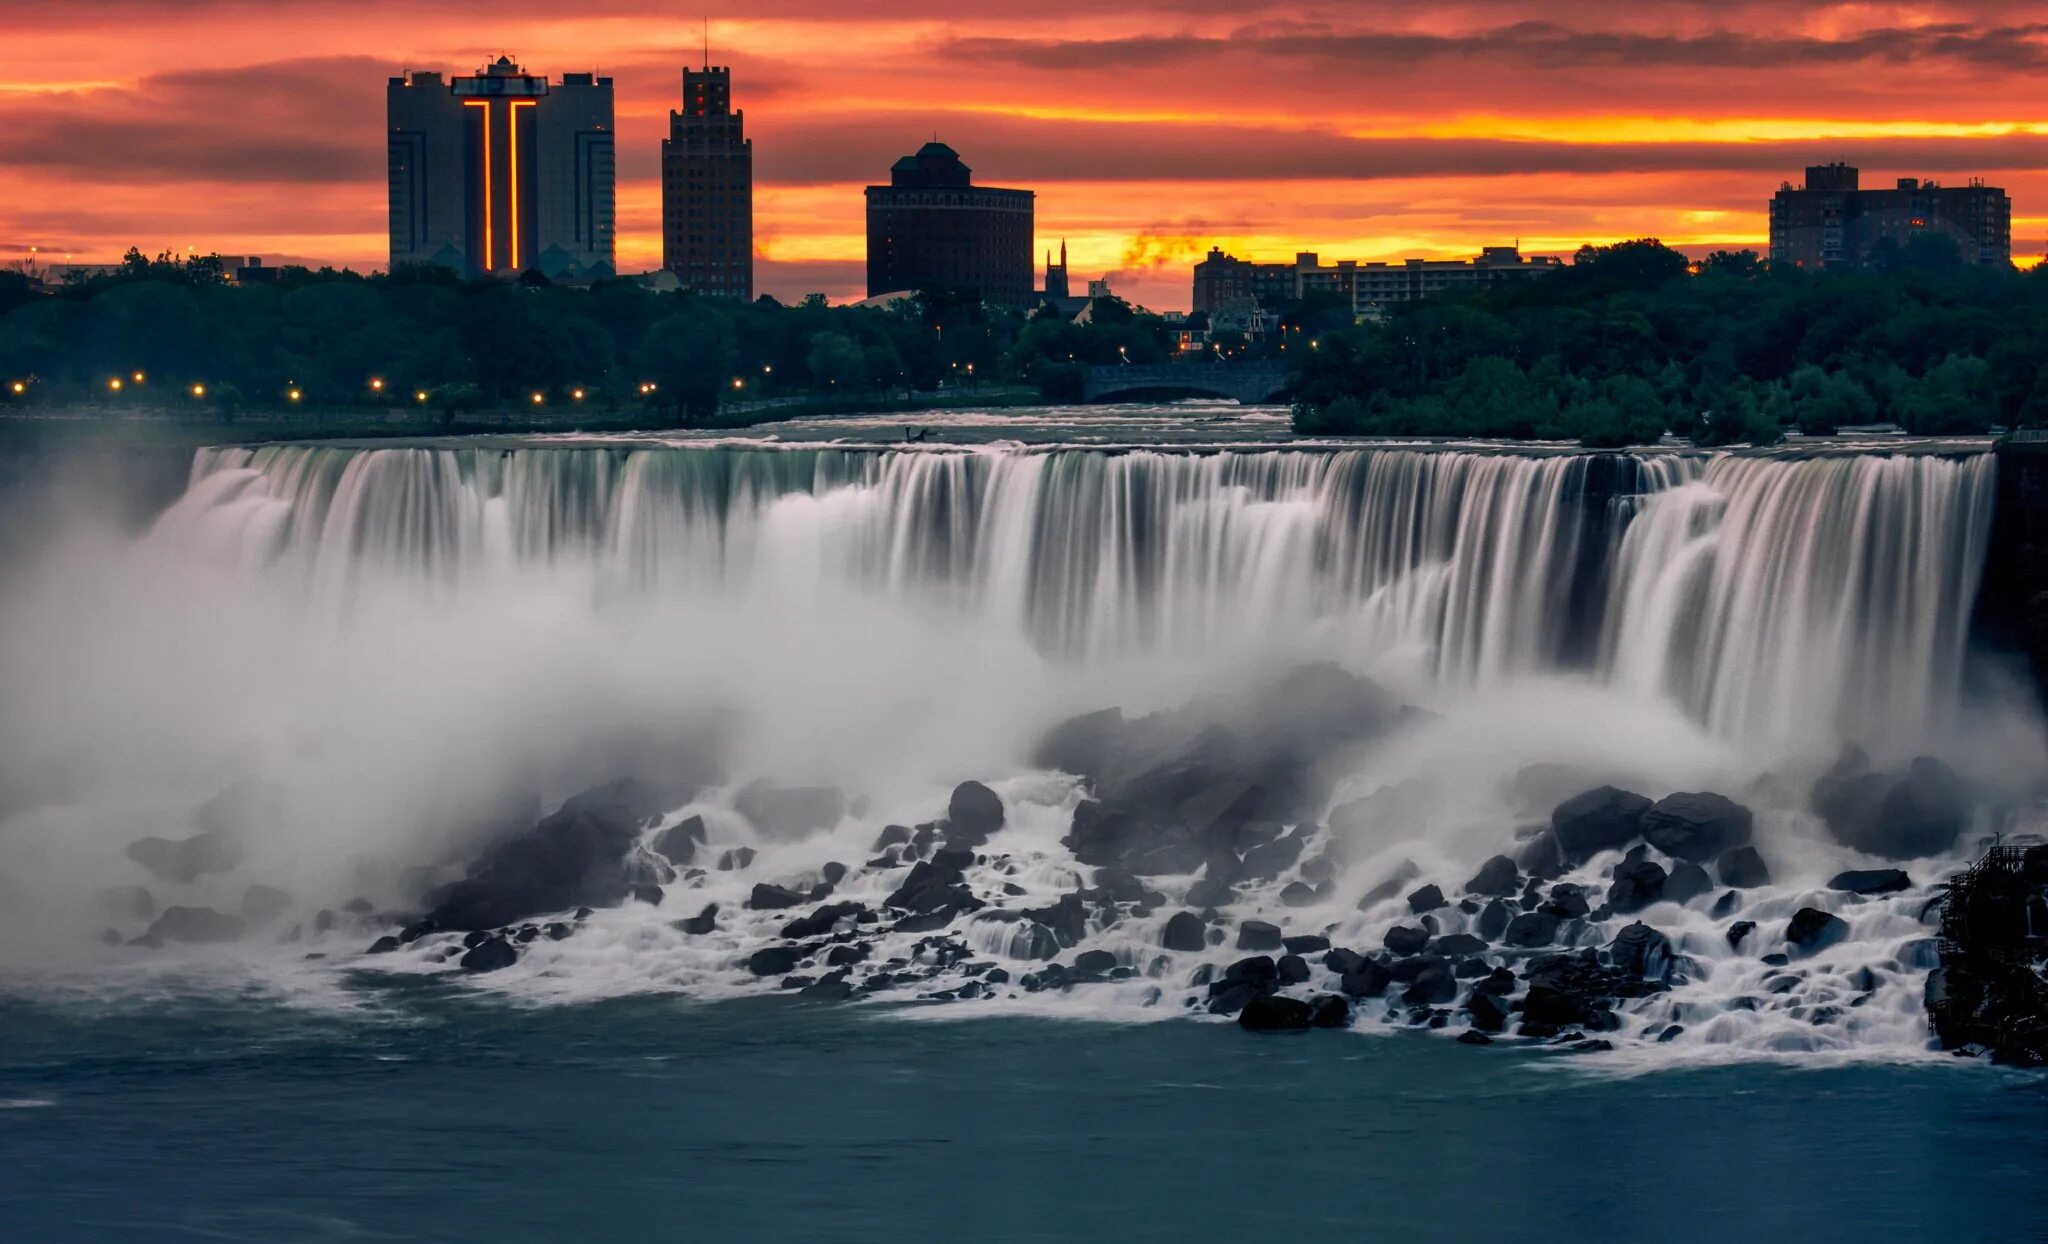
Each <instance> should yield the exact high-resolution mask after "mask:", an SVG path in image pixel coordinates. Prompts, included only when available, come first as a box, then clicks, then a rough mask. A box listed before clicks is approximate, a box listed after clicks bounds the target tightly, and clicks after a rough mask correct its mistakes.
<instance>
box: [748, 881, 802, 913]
mask: <svg viewBox="0 0 2048 1244" xmlns="http://www.w3.org/2000/svg"><path fill="white" fill-rule="evenodd" d="M804 901H805V900H804V895H802V894H799V893H798V892H797V891H795V890H791V889H789V888H787V887H785V886H779V885H770V884H768V883H767V882H765V881H762V882H757V883H755V885H754V892H753V893H752V894H751V895H749V896H748V897H747V906H748V907H750V908H752V909H753V910H755V911H785V910H787V909H789V908H791V907H801V906H803V904H804Z"/></svg>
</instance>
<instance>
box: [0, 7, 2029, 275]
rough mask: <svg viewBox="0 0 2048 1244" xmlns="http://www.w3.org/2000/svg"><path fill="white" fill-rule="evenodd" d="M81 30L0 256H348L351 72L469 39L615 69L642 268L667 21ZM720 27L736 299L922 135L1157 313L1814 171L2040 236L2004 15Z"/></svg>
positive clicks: (368, 230) (2024, 92) (45, 77)
mask: <svg viewBox="0 0 2048 1244" xmlns="http://www.w3.org/2000/svg"><path fill="white" fill-rule="evenodd" d="M82 7H83V6H68V5H59V4H54V3H47V2H45V0H24V2H23V3H18V4H15V5H10V6H8V9H7V11H6V12H5V13H4V14H0V44H5V45H6V46H8V47H9V49H10V51H9V54H8V55H7V56H6V57H5V59H4V61H0V173H4V174H5V175H6V176H7V181H6V183H5V184H6V185H8V186H9V189H7V190H0V261H4V260H9V259H13V258H18V257H21V256H23V255H24V253H25V252H26V249H27V248H28V247H29V246H40V247H41V248H42V252H43V257H44V258H45V259H53V258H58V257H60V256H62V255H63V254H66V253H70V254H74V255H76V257H77V258H78V259H79V260H80V261H81V262H88V261H107V260H111V259H114V258H116V257H117V256H118V254H119V253H120V251H121V250H123V249H125V248H126V247H127V246H128V245H130V244H134V245H139V246H142V247H144V248H145V249H149V250H155V249H171V250H177V251H182V250H183V249H184V248H185V247H187V246H192V247H196V248H197V249H199V250H201V251H207V250H218V251H220V252H222V253H230V254H233V253H246V254H261V255H263V256H265V258H266V259H267V260H270V261H273V262H275V261H282V260H310V261H319V262H332V263H336V264H347V265H351V266H355V267H358V268H370V267H381V266H382V265H383V263H384V260H385V253H386V251H387V249H388V238H387V234H386V230H385V228H384V225H385V212H384V210H383V207H384V203H383V200H384V197H385V177H384V169H383V164H384V153H383V152H382V151H380V150H378V148H379V147H380V146H381V144H380V143H379V142H378V139H377V133H376V130H375V129H374V128H373V124H374V120H375V118H377V117H378V116H379V115H381V111H382V109H381V106H380V102H379V100H378V94H379V92H380V91H381V89H382V86H383V83H384V82H385V81H386V79H387V78H389V77H390V76H393V75H395V74H399V73H402V72H404V71H405V70H407V69H426V70H440V71H443V72H455V73H461V72H471V71H473V70H474V69H475V67H476V66H477V65H479V64H482V63H484V62H485V61H486V60H489V59H492V58H494V57H495V56H496V55H498V54H500V53H506V54H510V55H511V56H513V57H514V59H517V60H519V61H521V62H523V63H524V64H526V65H527V66H528V68H529V69H530V70H531V71H532V72H534V73H537V74H548V75H551V76H559V75H560V74H562V73H564V72H569V71H580V70H588V69H593V68H594V69H596V70H598V71H599V72H602V73H604V74H606V75H607V76H612V77H614V78H615V79H616V81H617V83H618V86H617V104H618V113H619V118H618V125H619V136H618V163H619V207H618V262H619V267H620V269H621V270H622V271H642V270H650V269H653V268H657V267H659V266H660V264H661V247H662V228H661V225H662V220H661V180H660V169H659V163H660V139H661V137H662V136H663V134H664V133H665V132H666V129H667V116H668V112H669V111H670V110H671V109H672V108H673V107H674V105H675V98H676V97H675V83H676V81H677V77H678V75H679V73H680V71H681V70H682V68H683V67H685V66H686V65H694V64H696V63H698V62H699V61H700V60H701V59H702V56H703V39H704V30H703V27H702V26H701V25H700V24H699V22H698V20H697V19H696V18H695V17H694V16H691V17H687V18H685V17H680V16H675V15H672V14H663V13H661V12H659V11H658V6H652V5H640V4H634V3H624V4H613V5H609V6H606V8H605V10H604V12H603V13H601V14H598V15H595V16H585V15H582V14H579V15H577V16H576V17H575V18H573V19H571V18H568V17H565V16H563V15H562V14H560V12H559V10H557V9H556V8H554V7H553V6H546V5H539V4H528V3H524V2H523V0H521V2H513V3H508V4H502V5H497V6H493V7H492V8H491V9H490V10H489V12H488V13H481V12H466V11H459V10H458V11H456V12H451V13H448V14H446V15H442V14H436V13H429V14H424V15H423V14H421V13H419V12H417V11H416V9H413V8H411V7H409V6H400V5H395V4H388V3H383V2H381V0H370V2H369V3H359V4H351V5H339V4H328V3H312V2H306V0H289V2H287V3H283V4H273V5H264V6H257V5H253V4H248V3H241V2H225V3H224V2H220V0H202V2H200V3H196V4H193V5H188V6H182V7H180V8H179V9H177V10H176V11H175V13H173V14H169V15H167V14H165V13H163V12H161V11H159V6H146V5H130V4H126V3H124V2H123V0H110V3H107V4H103V5H96V6H92V11H91V12H90V13H84V12H80V11H79V10H80V9H81V8H82ZM117 10H118V11H119V15H120V16H121V18H122V30H123V32H124V37H123V38H121V39H118V40H108V39H106V38H105V37H104V36H103V35H101V34H100V33H99V31H98V29H97V27H98V26H99V24H101V23H103V22H104V21H105V20H106V19H107V18H108V16H109V15H110V14H111V13H114V12H115V11H117ZM814 10H815V11H814ZM754 11H755V12H756V13H757V14H758V16H755V17H752V18H749V19H747V20H726V19H724V18H722V17H721V15H720V14H719V13H717V12H712V13H710V14H709V17H710V31H709V37H710V42H711V51H712V58H713V60H714V61H715V62H717V63H720V64H729V65H731V66H732V72H733V77H734V79H735V81H736V82H739V83H742V84H743V86H742V90H743V91H744V94H745V99H746V105H747V111H748V113H749V114H750V115H749V116H748V118H747V120H748V131H749V137H758V138H759V140H760V145H759V148H758V155H757V157H756V168H757V172H756V175H755V183H756V184H755V192H754V198H755V203H754V222H755V256H756V263H755V287H756V289H757V290H758V291H759V292H764V293H770V294H774V295H776V296H778V297H785V298H786V297H793V296H797V295H800V294H802V293H804V292H808V291H810V290H814V289H815V290H821V291H823V292H826V293H827V294H829V295H831V296H833V297H835V298H846V297H857V296H858V295H859V294H860V293H861V292H862V287H863V279H862V278H863V274H864V258H865V256H864V236H863V235H864V229H863V220H862V201H861V186H862V185H864V184H866V183H868V182H869V181H871V180H872V176H873V170H875V169H876V168H881V167H886V166H887V164H888V162H889V161H891V160H893V159H894V158H896V157H897V156H899V155H901V154H902V152H903V151H905V150H910V149H913V148H914V147H915V146H916V145H917V144H918V143H919V142H922V141H925V140H927V139H928V138H930V136H931V134H932V133H933V131H934V130H936V131H937V132H938V134H939V137H940V138H941V139H943V140H945V141H946V142H948V143H949V144H950V145H952V146H954V147H955V148H957V149H959V150H960V151H961V152H962V153H963V154H964V155H965V156H966V157H967V159H968V161H969V163H971V164H973V165H974V167H975V169H976V171H977V180H981V179H983V178H984V177H985V178H986V180H987V181H989V182H990V183H992V184H998V185H1014V186H1023V187H1028V188H1031V189H1033V190H1035V191H1037V192H1038V196H1039V213H1038V226H1039V233H1038V249H1040V250H1042V249H1043V248H1044V247H1045V246H1046V245H1047V244H1049V243H1050V242H1051V241H1053V240H1055V239H1058V238H1061V237H1064V238H1066V239H1068V243H1069V246H1070V248H1071V261H1072V264H1073V266H1074V267H1075V268H1076V269H1077V270H1078V273H1079V277H1080V278H1082V279H1086V278H1092V277H1095V276H1099V275H1102V274H1105V273H1106V274H1109V275H1110V276H1111V277H1112V279H1113V281H1114V283H1115V285H1116V287H1117V289H1118V290H1119V291H1120V292H1125V293H1127V294H1128V295H1129V296H1131V297H1132V298H1134V299H1135V300H1137V301H1140V302H1144V303H1147V304H1149V305H1153V306H1156V307H1159V308H1161V309H1172V308H1178V307H1183V306H1185V305H1186V303H1187V300H1188V285H1187V271H1188V269H1189V267H1190V266H1191V265H1192V264H1193V263H1194V262H1195V261H1197V260H1198V259H1200V258H1201V257H1202V255H1203V254H1204V253H1205V252H1206V251H1207V250H1208V248H1209V247H1210V246H1211V245H1219V246H1221V247H1223V248H1224V249H1225V250H1227V251H1230V252H1232V253H1235V254H1239V255H1245V256H1248V257H1279V256H1284V255H1291V254H1293V253H1295V252H1296V251H1302V250H1315V251H1320V252H1322V253H1325V254H1332V255H1339V256H1343V257H1346V258H1356V259H1359V260H1365V261H1370V260H1374V259H1400V258H1408V257H1415V256H1423V257H1442V258H1469V256H1470V255H1472V254H1474V253H1477V251H1478V250H1479V249H1480V247H1481V246H1484V245H1494V244H1501V243H1506V242H1510V241H1515V240H1519V242H1520V244H1521V248H1522V250H1523V251H1524V253H1529V254H1545V253H1559V252H1566V251H1569V250H1571V249H1573V248H1575V247H1576V246H1577V245H1579V244H1580V243H1582V242H1594V243H1599V242H1607V241H1614V240H1618V239H1622V238H1626V237H1633V236H1641V235H1654V236H1659V237H1662V238H1664V239H1665V240H1666V241H1667V242H1670V243H1672V244H1674V245H1677V246H1679V247H1681V248H1682V249H1686V250H1689V251H1693V252H1697V251H1699V250H1703V249H1710V248H1713V247H1715V246H1749V247H1753V248H1755V249H1757V250H1759V251H1762V250H1763V249H1764V248H1765V246H1766V244H1767V237H1768V227H1769V225H1768V214H1767V203H1768V200H1769V195H1770V192H1771V190H1772V189H1773V188H1775V187H1776V186H1777V185H1778V184H1779V182H1781V181H1783V180H1787V179H1796V178H1797V176H1798V170H1799V169H1801V168H1804V167H1806V166H1808V165H1811V164H1820V163H1827V162H1832V161H1837V160H1840V161H1845V162H1848V163H1851V164H1858V165H1860V166H1861V167H1863V168H1864V169H1866V170H1871V171H1873V172H1875V173H1878V174H1880V175H1884V176H1891V175H1893V174H1895V173H1896V174H1898V175H1907V174H1911V175H1917V176H1924V177H1932V178H1936V179H1939V180H1941V181H1943V182H1945V183H1948V184H1954V185H1960V184H1962V183H1964V182H1965V181H1966V180H1967V179H1968V178H1969V177H1972V176H1976V177H1982V178H1984V179H1985V180H1987V181H1989V182H1991V183H1993V184H1997V185H2001V186H2003V187H2005V188H2006V189H2007V190H2008V191H2009V192H2010V193H2011V195H2012V197H2013V198H2014V200H2015V202H2016V205H2017V206H2016V209H2015V214H2014V218H2013V223H2012V234H2013V252H2014V257H2015V259H2016V260H2018V261H2020V262H2023V263H2025V262H2031V261H2032V260H2033V259H2035V258H2036V257H2038V256H2039V254H2040V252H2041V249H2042V238H2043V237H2044V235H2048V217H2044V216H2043V215H2042V214H2041V209H2040V208H2039V206H2038V205H2039V204H2041V203H2042V202H2044V201H2048V122H2044V121H2042V120H2040V119H2039V118H2041V117H2043V116H2048V76H2044V75H2043V74H2041V72H2040V70H2041V69H2042V68H2044V67H2048V66H2044V61H2048V50H2044V45H2043V32H2042V30H2041V29H2040V28H2038V27H2036V26H2033V25H2024V24H2019V19H2018V13H2019V11H2018V10H2017V9H2013V8H2011V7H2010V6H1998V5H1989V4H1945V5H1935V6H1932V7H1927V8H1922V9H1918V10H1914V11H1912V12H1911V13H1908V12H1907V11H1905V10H1903V9H1900V10H1891V9H1882V8H1876V9H1874V8H1871V7H1869V6H1822V7H1820V8H1816V9H1812V10H1809V11H1807V12H1805V13H1803V14H1801V15H1798V16H1796V17H1787V16H1786V15H1784V14H1783V13H1782V12H1781V11H1780V10H1779V9H1778V8H1773V7H1769V6H1761V5H1734V6H1713V7H1712V8H1709V7H1707V6H1703V5H1697V4H1673V3H1649V4H1637V5H1628V6H1621V5H1606V4H1595V5H1589V6H1576V7H1574V8H1573V9H1572V10H1570V11H1569V12H1568V13H1567V12H1566V11H1565V10H1562V9H1557V8H1555V7H1554V6H1542V5H1533V4H1522V3H1512V2H1507V3H1499V4H1489V5H1486V6H1469V5H1468V6H1438V7H1437V8H1436V9H1434V10H1432V12H1430V13H1428V14H1424V15H1417V16H1413V17H1410V18H1407V19H1397V18H1393V17H1387V16H1384V15H1373V14H1369V13H1368V12H1367V11H1365V10H1362V9H1361V8H1360V7H1359V6H1319V7H1311V8H1310V9H1307V10H1304V11H1303V12H1302V13H1300V14H1297V15H1295V16H1292V17H1290V18H1289V19H1288V20H1287V21H1285V22H1280V21H1273V20H1255V21H1250V22H1247V21H1246V20H1245V19H1244V18H1243V17H1242V16H1241V15H1238V14H1236V13H1233V12H1227V11H1218V10H1216V9H1215V8H1214V7H1213V6H1210V5H1206V4H1201V3H1182V4H1177V5H1158V4H1155V5H1151V6H1149V7H1146V8H1144V9H1141V10H1137V11H1132V12H1126V13H1121V14H1117V15H1105V14H1101V13H1096V12H1092V11H1089V10H1083V9H1080V8H1079V7H1078V6H1069V5H1063V4H1054V5H1052V6H1050V7H1046V8H1043V9H1042V10H1041V9H1039V8H1037V7H1036V6H1034V11H1042V12H1043V13H1044V16H1040V17H1031V16H1026V15H1025V11H1024V9H1023V7H1022V6H1009V5H1005V6H997V7H996V8H993V9H990V10H987V11H986V12H985V13H978V14H977V17H976V19H975V21H974V22H973V23H971V24H970V23H965V22H953V21H946V20H943V19H942V18H941V16H940V15H941V14H942V13H943V10H941V9H938V8H936V7H921V6H919V5H917V4H912V5H908V6H896V7H895V8H894V9H893V10H892V14H891V15H890V16H888V17H860V16H852V17H849V16H847V15H845V14H841V13H838V12H837V11H836V10H832V11H827V10H823V9H821V8H817V6H814V5H807V4H805V3H802V2H799V0H779V2H778V3H774V4H770V5H768V6H766V7H764V8H759V7H757V9H756V10H754ZM481 39H488V40H490V42H488V43H486V42H479V40H481ZM1368 88H1369V89H1368ZM1729 101H1735V102H1732V103H1731V102H1729ZM357 118H359V119H357Z"/></svg>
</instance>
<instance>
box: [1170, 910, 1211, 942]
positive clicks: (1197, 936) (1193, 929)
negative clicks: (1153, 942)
mask: <svg viewBox="0 0 2048 1244" xmlns="http://www.w3.org/2000/svg"><path fill="white" fill-rule="evenodd" d="M1159 944H1160V945H1161V946H1164V947H1166V948H1167V949H1168V950H1178V951H1187V952H1197V951H1201V950H1203V949H1206V948H1207V946H1208V944H1209V942H1208V926H1207V925H1206V924H1204V923H1203V921H1202V918H1201V917H1200V916H1198V915H1196V914H1195V913H1194V912H1191V911H1180V912H1175V913H1174V914H1173V916H1172V917H1171V918H1170V919H1168V920H1167V922H1166V928H1165V929H1164V931H1162V932H1161V933H1160V936H1159Z"/></svg>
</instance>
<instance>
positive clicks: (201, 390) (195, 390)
mask: <svg viewBox="0 0 2048 1244" xmlns="http://www.w3.org/2000/svg"><path fill="white" fill-rule="evenodd" d="M192 396H193V397H205V396H206V386H205V385H203V384H195V385H193V386H192Z"/></svg>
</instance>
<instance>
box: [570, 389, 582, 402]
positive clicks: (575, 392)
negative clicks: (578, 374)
mask: <svg viewBox="0 0 2048 1244" xmlns="http://www.w3.org/2000/svg"><path fill="white" fill-rule="evenodd" d="M569 396H570V397H572V398H574V399H576V400H577V401H579V402H580V401H582V400H583V390H581V389H571V390H569Z"/></svg>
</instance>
